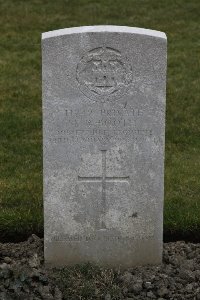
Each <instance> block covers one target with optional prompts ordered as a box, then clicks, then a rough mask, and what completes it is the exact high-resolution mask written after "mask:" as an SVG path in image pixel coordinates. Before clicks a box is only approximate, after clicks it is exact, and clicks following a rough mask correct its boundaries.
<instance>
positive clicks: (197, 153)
mask: <svg viewBox="0 0 200 300" xmlns="http://www.w3.org/2000/svg"><path fill="white" fill-rule="evenodd" d="M92 24H97V25H98V24H114V25H127V26H134V27H144V28H150V29H155V30H160V31H164V32H166V34H167V36H168V76H167V78H168V79H167V123H166V159H165V211H164V230H165V234H166V235H168V234H171V235H172V236H175V234H177V235H178V236H179V238H182V237H188V236H190V237H192V236H193V237H194V238H195V237H196V238H199V240H200V52H199V49H200V1H199V0H190V1H188V0H167V1H166V0H142V1H141V0H123V1H122V0H96V1H92V0H76V1H75V0H69V1H67V0H65V1H64V0H56V1H53V0H29V1H27V0H24V1H19V0H0V36H1V39H0V130H1V132H0V139H1V142H0V237H1V239H3V238H4V239H7V240H9V239H10V240H14V239H15V240H17V239H21V238H24V237H26V236H28V235H29V234H30V233H32V232H34V233H36V234H40V235H42V234H43V198H42V112H41V43H40V39H41V33H42V32H45V31H50V30H54V29H59V28H65V27H72V26H81V25H92Z"/></svg>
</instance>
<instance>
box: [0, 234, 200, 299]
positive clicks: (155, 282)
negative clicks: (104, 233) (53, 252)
mask: <svg viewBox="0 0 200 300" xmlns="http://www.w3.org/2000/svg"><path fill="white" fill-rule="evenodd" d="M0 299H1V300H11V299H19V300H23V299H24V300H28V299H32V300H38V299H46V300H50V299H55V300H61V299H105V300H111V299H126V300H133V299H138V300H142V299H159V300H164V299H173V300H182V299H183V300H185V299H193V300H200V244H192V243H185V242H174V243H165V244H164V252H163V264H162V265H160V266H146V267H137V268H131V269H128V270H126V271H123V272H121V271H120V270H112V269H103V268H99V267H98V266H94V265H91V264H84V265H77V266H74V267H67V268H59V269H55V268H54V269H52V270H49V269H45V267H44V257H43V239H40V238H39V237H37V236H36V235H32V236H31V237H30V238H29V239H28V240H27V241H25V242H21V243H16V244H14V243H6V244H5V243H4V244H0Z"/></svg>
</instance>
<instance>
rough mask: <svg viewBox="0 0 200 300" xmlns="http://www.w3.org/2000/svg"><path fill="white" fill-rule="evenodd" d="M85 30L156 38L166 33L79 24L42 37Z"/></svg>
mask: <svg viewBox="0 0 200 300" xmlns="http://www.w3.org/2000/svg"><path fill="white" fill-rule="evenodd" d="M87 32H120V33H132V34H140V35H148V36H152V37H157V38H163V39H167V37H166V34H165V33H164V32H161V31H157V30H151V29H144V28H138V27H128V26H115V25H97V26H80V27H71V28H64V29H59V30H53V31H48V32H44V33H42V39H48V38H52V37H57V36H62V35H67V34H76V33H79V34H80V33H87Z"/></svg>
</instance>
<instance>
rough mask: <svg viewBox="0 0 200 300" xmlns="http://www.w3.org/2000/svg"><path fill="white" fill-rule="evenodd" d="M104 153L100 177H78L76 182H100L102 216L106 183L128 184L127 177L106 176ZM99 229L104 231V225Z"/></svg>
mask: <svg viewBox="0 0 200 300" xmlns="http://www.w3.org/2000/svg"><path fill="white" fill-rule="evenodd" d="M106 152H107V150H101V153H102V176H94V177H91V176H88V177H82V176H78V181H82V182H100V183H101V186H102V197H101V198H102V211H101V213H102V215H103V214H105V210H106V184H107V182H128V181H129V176H106ZM99 226H100V229H106V226H105V223H104V222H101V224H100V225H99Z"/></svg>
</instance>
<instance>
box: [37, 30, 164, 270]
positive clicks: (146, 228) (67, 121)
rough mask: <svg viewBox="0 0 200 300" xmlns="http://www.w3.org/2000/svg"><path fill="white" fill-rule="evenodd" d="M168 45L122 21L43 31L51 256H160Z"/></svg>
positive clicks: (136, 260) (122, 262)
mask: <svg viewBox="0 0 200 300" xmlns="http://www.w3.org/2000/svg"><path fill="white" fill-rule="evenodd" d="M166 46H167V43H166V36H165V34H164V33H162V32H158V31H153V30H147V29H140V28H131V27H123V26H88V27H79V28H67V29H62V30H56V31H52V32H46V33H43V35H42V51H43V53H42V71H43V145H44V222H45V223H44V243H45V246H44V247H45V249H44V250H45V261H46V263H47V264H48V265H50V266H51V265H52V266H53V265H54V266H59V265H62V266H63V265H71V264H76V263H83V262H87V261H90V262H94V263H97V264H99V265H102V266H111V267H118V266H121V267H131V266H134V265H141V264H149V263H151V264H154V263H160V262H161V259H162V235H163V182H164V138H165V101H166V100H165V98H166V92H165V88H166V87H165V85H166V54H167V50H166Z"/></svg>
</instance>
